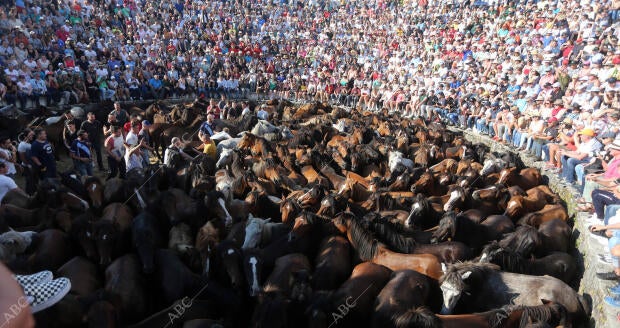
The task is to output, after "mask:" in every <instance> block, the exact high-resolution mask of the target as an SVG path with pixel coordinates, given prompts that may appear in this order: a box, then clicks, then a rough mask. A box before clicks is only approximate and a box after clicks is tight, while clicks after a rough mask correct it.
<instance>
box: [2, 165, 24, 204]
mask: <svg viewBox="0 0 620 328" xmlns="http://www.w3.org/2000/svg"><path fill="white" fill-rule="evenodd" d="M8 170H9V169H8V168H7V166H6V164H4V163H1V162H0V202H1V201H2V199H3V198H4V196H5V195H6V193H8V192H9V191H11V190H17V191H21V189H19V187H18V186H17V184H16V183H15V181H13V179H11V178H10V177H8V176H6V173H7V172H8Z"/></svg>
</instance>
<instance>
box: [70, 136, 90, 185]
mask: <svg viewBox="0 0 620 328" xmlns="http://www.w3.org/2000/svg"><path fill="white" fill-rule="evenodd" d="M70 151H71V152H70V156H71V158H72V159H73V167H74V168H75V170H76V171H77V172H78V173H79V174H80V175H82V176H92V175H93V165H92V161H93V159H92V154H91V147H90V143H89V142H88V132H86V131H84V130H79V131H78V132H77V139H75V140H74V141H73V143H72V144H71V148H70Z"/></svg>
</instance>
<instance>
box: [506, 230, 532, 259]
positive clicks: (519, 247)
mask: <svg viewBox="0 0 620 328" xmlns="http://www.w3.org/2000/svg"><path fill="white" fill-rule="evenodd" d="M540 244H541V240H540V236H539V235H538V230H536V228H534V227H531V226H520V227H518V228H517V230H516V231H515V232H511V233H508V234H506V235H505V237H504V238H503V239H502V240H500V242H499V245H500V246H501V247H502V248H503V249H511V250H513V251H514V252H515V253H517V254H520V255H522V256H529V255H530V254H531V253H532V252H533V251H534V249H535V248H536V247H537V246H539V245H540Z"/></svg>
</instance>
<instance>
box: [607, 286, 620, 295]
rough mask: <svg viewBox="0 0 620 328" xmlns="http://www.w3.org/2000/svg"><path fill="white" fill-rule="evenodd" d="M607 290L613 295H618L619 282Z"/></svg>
mask: <svg viewBox="0 0 620 328" xmlns="http://www.w3.org/2000/svg"><path fill="white" fill-rule="evenodd" d="M609 292H610V293H612V294H614V295H620V284H617V285H615V286H613V287H611V288H609Z"/></svg>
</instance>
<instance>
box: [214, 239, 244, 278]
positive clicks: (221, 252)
mask: <svg viewBox="0 0 620 328" xmlns="http://www.w3.org/2000/svg"><path fill="white" fill-rule="evenodd" d="M216 252H217V255H218V258H219V260H220V264H221V265H220V267H221V268H223V269H224V272H225V273H226V275H227V276H228V279H230V285H231V287H232V288H233V289H239V288H242V286H243V284H244V277H243V272H242V269H241V267H240V263H241V252H240V251H239V249H237V247H236V246H235V245H234V242H232V241H230V240H223V241H222V242H221V243H219V244H218V245H217V249H216Z"/></svg>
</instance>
